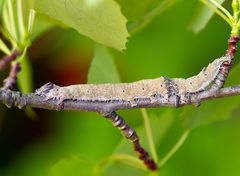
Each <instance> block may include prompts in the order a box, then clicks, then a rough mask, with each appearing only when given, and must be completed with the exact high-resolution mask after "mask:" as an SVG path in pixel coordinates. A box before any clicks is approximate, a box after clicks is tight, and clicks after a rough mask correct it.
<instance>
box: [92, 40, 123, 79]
mask: <svg viewBox="0 0 240 176" xmlns="http://www.w3.org/2000/svg"><path fill="white" fill-rule="evenodd" d="M117 82H120V78H119V75H118V72H117V68H116V66H115V63H114V60H113V57H112V56H111V54H110V53H109V51H108V49H107V48H105V47H104V46H101V45H98V44H96V45H95V50H94V58H93V61H92V63H91V66H90V69H89V73H88V83H117Z"/></svg>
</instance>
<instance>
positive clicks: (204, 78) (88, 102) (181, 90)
mask: <svg viewBox="0 0 240 176" xmlns="http://www.w3.org/2000/svg"><path fill="white" fill-rule="evenodd" d="M232 58H233V57H232V55H226V56H223V57H220V58H218V59H215V60H214V61H213V62H212V63H210V64H209V65H208V66H207V67H206V68H203V69H202V71H201V72H200V73H199V74H197V75H196V76H192V77H190V78H187V79H184V78H168V77H159V78H156V79H146V80H140V81H136V82H133V83H119V84H110V83H105V84H79V85H70V86H66V87H60V86H58V85H55V84H53V83H47V84H45V85H43V86H42V87H41V88H39V89H37V90H36V91H35V94H36V95H38V96H42V97H44V100H45V101H48V100H56V101H57V102H58V104H59V106H60V108H64V102H65V101H68V100H74V101H76V102H77V103H78V104H79V110H82V111H93V112H98V113H100V114H101V115H103V116H104V117H106V118H107V119H109V120H110V121H111V122H112V123H113V125H114V126H116V127H117V128H118V129H119V130H120V131H121V132H122V134H123V136H124V137H126V138H127V139H130V140H131V141H132V143H133V145H134V149H135V150H136V151H137V152H138V153H139V154H140V156H139V158H140V159H141V160H143V161H144V163H145V165H146V166H147V167H148V168H149V169H151V170H156V169H157V165H156V163H155V162H154V161H153V159H152V158H151V157H150V155H149V154H148V152H147V151H146V150H145V149H144V148H143V147H142V146H141V145H140V143H139V137H138V135H137V133H136V131H135V130H134V129H133V128H131V127H130V125H129V124H128V123H127V122H125V121H124V119H123V118H122V117H121V116H120V115H118V114H117V113H116V111H117V110H120V109H130V108H146V107H160V106H174V107H179V106H183V105H184V104H189V102H191V99H192V97H193V96H197V95H199V94H201V93H204V92H206V91H218V90H219V89H220V88H221V87H223V84H224V82H225V80H226V78H227V76H228V72H229V69H230V66H231V63H232Z"/></svg>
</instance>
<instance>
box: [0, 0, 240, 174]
mask: <svg viewBox="0 0 240 176" xmlns="http://www.w3.org/2000/svg"><path fill="white" fill-rule="evenodd" d="M118 2H119V3H120V5H121V6H122V11H123V13H124V15H125V16H126V17H127V18H128V20H129V23H130V22H131V21H135V20H137V19H140V18H141V17H142V16H144V14H146V13H147V11H149V9H151V8H154V7H155V6H156V4H157V3H159V2H160V1H156V0H155V1H154V0H144V1H142V2H138V1H135V0H131V1H127V0H118ZM229 4H230V1H226V2H225V4H224V6H226V7H229ZM198 6H199V2H198V1H197V0H191V1H184V0H179V1H178V2H176V3H174V4H173V6H171V7H169V8H168V9H166V10H165V11H163V12H162V13H161V14H159V15H158V16H156V17H155V18H154V20H153V21H152V22H151V23H149V24H147V25H146V26H145V27H144V28H142V29H141V30H139V31H138V32H137V33H134V34H133V35H132V36H130V37H129V38H128V43H127V49H126V50H125V51H124V53H120V52H118V51H115V50H114V49H108V50H107V52H109V53H108V54H110V55H111V56H112V58H111V57H110V59H112V61H111V62H110V63H108V64H110V66H109V65H107V64H106V65H105V64H104V63H105V62H104V61H103V62H100V63H101V64H102V65H100V66H99V65H97V66H99V67H100V69H103V70H104V69H106V70H105V71H108V68H109V67H111V64H112V62H113V63H115V66H116V69H117V72H118V76H119V78H120V80H121V81H122V82H132V81H136V80H140V79H147V78H156V77H159V76H169V77H184V78H186V77H190V76H192V75H195V74H197V73H198V72H200V70H201V69H202V68H203V67H204V66H207V64H208V63H209V62H211V61H212V60H214V59H216V58H218V57H220V56H222V55H224V53H225V50H226V49H227V39H228V37H229V34H230V28H229V27H228V25H227V24H226V23H225V22H224V21H223V20H222V19H221V18H219V17H218V16H214V17H213V18H212V19H211V20H210V22H209V23H208V25H207V26H206V27H205V28H204V29H203V30H202V31H201V32H199V33H198V34H194V33H193V32H192V31H191V30H189V28H188V26H189V24H190V22H191V20H192V19H193V18H194V16H195V14H196V11H197V8H198ZM38 26H39V28H40V27H41V23H38V24H36V27H38ZM35 30H36V29H35ZM96 47H100V48H101V47H102V46H99V45H97V46H96V44H94V42H93V41H92V40H90V39H89V38H87V37H85V36H82V35H80V34H79V33H78V32H76V31H75V30H73V29H69V28H60V27H51V28H49V30H47V31H45V32H44V33H42V34H41V35H39V36H38V37H37V38H36V39H35V40H34V41H33V44H32V46H31V47H30V49H29V51H28V56H29V59H30V63H31V65H32V70H33V74H32V77H33V82H34V89H36V88H38V87H40V86H41V85H43V84H45V83H47V82H54V83H56V84H58V85H61V86H65V85H70V84H79V83H87V80H88V76H89V75H88V72H89V69H90V67H91V63H92V60H93V58H94V48H96ZM103 50H104V49H103ZM238 62H239V54H237V55H236V57H235V66H234V68H233V71H232V73H231V74H230V77H229V81H228V83H227V84H228V85H229V84H238V83H239V82H240V81H238V79H239V75H240V68H238V67H239V66H240V65H239V64H238ZM115 66H114V67H113V68H115ZM113 70H114V69H113ZM106 73H107V74H106V75H107V76H109V75H113V74H115V73H111V72H109V73H108V72H106ZM95 74H96V75H93V76H92V77H94V76H95V77H94V78H95V79H96V80H98V81H100V82H101V80H103V81H105V80H107V79H105V78H103V77H101V74H100V76H99V75H97V73H95ZM6 75H7V70H6V71H4V72H1V74H0V77H1V80H2V79H4V78H5V77H6ZM107 76H106V77H107ZM94 78H93V79H94ZM113 81H114V80H113ZM115 81H117V80H115ZM239 100H240V99H239V98H237V97H231V98H224V99H221V100H211V101H208V102H204V103H203V104H202V106H201V107H198V108H196V107H184V108H179V109H171V108H157V109H148V114H149V118H150V119H149V120H150V122H151V126H152V131H153V136H154V141H155V145H156V149H157V154H158V156H159V158H160V159H161V158H162V157H163V156H164V155H165V154H166V153H168V151H169V150H170V149H171V148H172V147H173V145H174V144H175V143H176V141H177V140H178V139H179V137H180V136H181V134H182V132H183V131H184V130H185V129H188V128H190V129H191V132H190V135H189V137H188V138H187V140H186V141H185V143H184V144H183V145H182V147H181V148H180V149H179V150H178V151H177V152H176V154H175V155H173V157H172V158H170V160H169V161H168V162H167V163H166V164H165V165H164V166H163V167H162V168H161V169H160V172H159V174H158V175H160V176H192V175H194V176H198V175H199V176H202V175H204V176H213V175H217V176H226V175H227V176H236V175H239V174H240V140H239V139H240V118H239V115H240V106H239V105H240V101H239ZM35 111H36V113H37V117H36V118H34V119H31V118H29V116H27V115H26V113H25V111H23V110H19V109H16V108H11V109H7V108H6V107H5V106H4V105H0V175H2V176H33V175H34V176H45V175H53V176H57V175H69V176H75V175H78V176H79V175H81V176H85V175H86V176H88V175H92V174H93V173H96V172H95V171H96V168H97V166H98V164H99V163H101V161H103V160H104V159H106V158H108V157H109V156H111V155H112V154H114V153H121V154H131V155H133V156H136V154H135V153H134V152H133V151H132V150H131V149H132V146H131V143H130V142H129V141H126V140H125V139H122V137H121V135H120V133H119V131H118V130H117V129H115V128H114V127H113V126H112V125H111V123H109V122H108V121H107V120H106V119H104V118H102V117H101V116H99V115H97V114H94V113H84V112H55V111H48V110H41V109H35ZM120 114H121V115H122V116H123V117H124V118H125V120H126V121H127V122H129V123H130V124H131V125H132V126H133V127H134V128H136V129H137V131H138V132H139V134H140V137H141V138H142V142H143V144H144V146H145V147H146V148H148V146H147V144H146V135H145V133H144V130H143V120H142V118H141V113H140V111H139V110H137V109H134V110H127V111H121V112H120ZM105 166H106V167H104V168H103V167H102V170H101V171H98V172H97V175H109V176H118V175H119V176H120V175H125V176H128V175H129V176H130V175H139V176H141V175H150V174H151V173H149V172H148V171H142V170H139V169H136V168H133V167H130V166H128V165H126V163H124V161H121V162H109V163H107V164H106V165H105ZM100 168H101V167H100Z"/></svg>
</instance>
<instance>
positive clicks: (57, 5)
mask: <svg viewBox="0 0 240 176" xmlns="http://www.w3.org/2000/svg"><path fill="white" fill-rule="evenodd" d="M34 2H35V9H36V11H37V12H39V13H43V14H46V15H48V16H50V17H51V18H53V19H55V20H58V21H60V22H61V23H63V24H65V25H66V26H68V27H72V28H74V29H76V30H77V31H78V32H79V33H81V34H83V35H86V36H88V37H90V38H91V39H93V40H95V41H97V42H99V43H102V44H104V45H106V46H109V47H112V48H115V49H117V50H123V49H125V48H126V46H125V45H126V42H127V37H128V36H129V34H128V31H127V29H126V22H127V20H126V18H125V17H124V16H123V15H122V13H121V11H120V7H119V5H118V4H117V3H116V2H115V1H113V0H87V1H86V0H51V1H48V0H41V1H39V0H35V1H34Z"/></svg>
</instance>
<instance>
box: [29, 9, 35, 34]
mask: <svg viewBox="0 0 240 176" xmlns="http://www.w3.org/2000/svg"><path fill="white" fill-rule="evenodd" d="M34 19H35V10H34V9H30V12H29V16H28V33H29V34H31V33H32V30H33V24H34Z"/></svg>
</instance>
